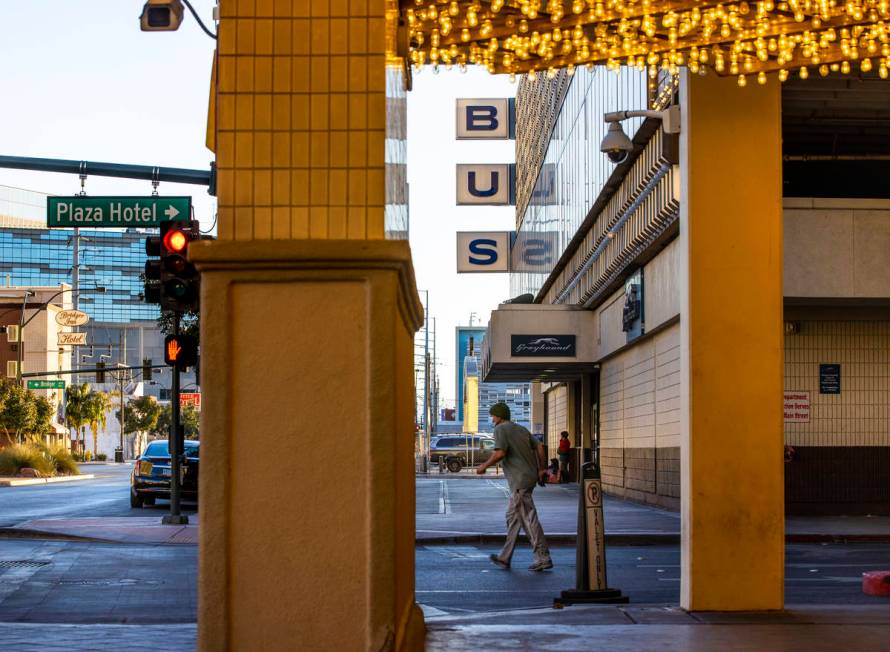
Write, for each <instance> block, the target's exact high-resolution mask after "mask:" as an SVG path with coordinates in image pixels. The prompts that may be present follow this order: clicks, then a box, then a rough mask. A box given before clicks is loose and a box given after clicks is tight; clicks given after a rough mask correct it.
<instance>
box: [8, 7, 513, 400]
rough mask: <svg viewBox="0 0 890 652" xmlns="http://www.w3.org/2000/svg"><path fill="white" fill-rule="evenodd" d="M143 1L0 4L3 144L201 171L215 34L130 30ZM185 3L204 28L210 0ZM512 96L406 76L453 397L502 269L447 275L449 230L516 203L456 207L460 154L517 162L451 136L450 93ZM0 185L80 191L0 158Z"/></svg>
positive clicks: (29, 151)
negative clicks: (458, 342)
mask: <svg viewBox="0 0 890 652" xmlns="http://www.w3.org/2000/svg"><path fill="white" fill-rule="evenodd" d="M142 4H143V3H142V2H141V1H140V0H76V1H70V0H27V1H25V2H12V1H11V0H0V97H2V101H0V154H2V155H11V156H33V157H41V158H61V159H73V160H78V161H79V160H87V161H107V162H113V163H134V164H141V165H159V166H172V167H184V168H195V169H208V168H209V166H210V162H211V161H212V160H213V158H214V156H213V153H212V152H211V151H210V150H208V149H207V148H206V146H205V134H206V122H207V105H208V94H209V85H210V71H211V65H212V55H213V50H214V46H215V41H213V40H212V39H210V38H208V37H207V36H206V35H205V34H204V33H203V32H202V31H201V30H200V28H199V27H198V25H197V24H196V23H195V21H194V19H193V18H192V16H191V15H189V14H188V13H187V14H186V17H185V20H184V22H183V24H182V26H181V27H180V29H179V30H178V31H176V32H155V33H150V32H142V31H140V29H139V20H138V18H139V14H140V12H141V8H142ZM193 4H194V6H195V8H196V10H197V11H198V12H199V13H200V14H201V16H202V17H203V18H204V19H205V22H207V23H208V24H210V17H211V11H212V7H213V5H214V2H213V0H194V1H193ZM514 94H515V85H513V84H510V83H509V81H508V80H507V79H506V77H503V76H500V77H494V76H491V75H489V74H487V73H485V72H484V71H481V70H473V69H471V70H469V71H468V72H466V73H464V74H462V73H460V72H459V71H458V70H457V69H454V70H452V71H445V70H442V71H441V72H440V73H439V74H438V75H434V74H433V73H432V71H431V70H430V69H426V70H424V71H423V72H422V73H421V74H419V75H415V77H414V87H413V90H412V91H411V92H410V93H409V95H408V180H409V183H410V219H411V224H410V232H411V238H410V241H411V248H412V251H413V254H414V265H415V270H416V275H417V283H418V288H419V289H420V290H422V291H427V290H428V291H429V310H430V314H431V316H432V317H434V318H435V319H436V330H437V347H436V349H437V351H436V352H437V355H438V358H439V360H440V361H441V364H440V366H439V368H438V371H439V377H440V382H441V388H442V398H443V399H445V402H446V403H448V404H449V405H452V404H453V400H454V363H453V357H454V328H455V326H457V325H458V324H468V323H469V320H470V315H471V313H473V312H475V313H476V315H477V322H476V323H479V322H480V321H481V322H482V323H483V324H484V323H487V321H488V317H489V313H490V311H491V310H492V309H494V308H495V307H496V306H497V304H498V303H499V302H500V301H503V300H504V299H506V298H508V293H509V284H508V277H507V275H506V274H462V275H458V274H457V273H456V271H455V267H456V252H455V240H456V235H455V234H456V232H457V231H459V230H461V231H473V230H494V231H501V230H512V229H513V226H514V220H515V217H514V210H513V208H512V207H490V208H476V207H465V206H461V207H458V206H456V204H455V165H456V164H457V163H512V162H513V161H514V145H513V141H461V142H457V141H455V139H454V129H455V99H456V98H458V97H477V98H488V97H512V96H513V95H514ZM0 186H12V187H16V188H25V189H29V190H36V191H40V192H45V193H49V194H57V195H72V194H75V193H77V192H79V191H80V182H79V180H78V178H77V177H76V176H75V175H69V174H51V173H36V172H29V171H20V170H9V169H3V168H0ZM151 190H152V189H151V184H150V183H149V182H148V181H132V180H125V179H108V178H102V177H90V178H88V179H87V181H86V191H87V193H88V194H91V195H130V194H132V195H148V194H150V193H151ZM0 191H2V189H0ZM159 192H160V193H161V194H162V195H163V194H166V195H191V196H192V197H193V204H194V207H195V215H196V217H197V218H198V219H199V220H200V221H201V223H202V228H203V229H205V230H207V229H209V228H210V227H211V226H212V225H213V223H214V218H215V212H216V201H215V199H214V198H213V197H211V196H209V195H208V194H207V192H206V190H205V189H204V188H202V187H200V186H189V185H180V184H170V183H162V184H161V185H160V188H159ZM8 194H9V193H8V191H7V195H8ZM0 195H2V192H0ZM0 205H2V204H0ZM35 217H36V218H38V219H39V218H40V217H41V216H40V213H39V210H38V211H37V215H35ZM424 297H425V295H424ZM449 401H450V403H449Z"/></svg>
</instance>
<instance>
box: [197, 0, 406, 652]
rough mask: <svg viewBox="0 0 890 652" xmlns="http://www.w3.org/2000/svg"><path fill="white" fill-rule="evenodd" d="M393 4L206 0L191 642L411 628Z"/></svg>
mask: <svg viewBox="0 0 890 652" xmlns="http://www.w3.org/2000/svg"><path fill="white" fill-rule="evenodd" d="M393 9H394V1H391V0H330V1H328V0H311V1H310V0H293V1H291V0H287V1H280V0H275V1H273V0H222V1H221V3H220V10H221V21H220V25H219V51H218V59H217V62H216V90H217V94H216V96H215V110H214V111H213V112H211V119H212V120H213V121H215V124H214V125H213V129H211V130H210V133H211V141H212V142H213V145H214V146H215V151H216V153H217V163H218V174H219V176H218V197H219V240H217V241H211V242H207V241H205V242H199V243H195V244H193V245H192V246H191V247H190V253H189V255H190V257H191V258H192V260H194V261H195V263H196V265H197V266H198V268H199V270H201V274H202V281H201V359H202V374H201V379H202V391H203V393H204V405H205V407H204V411H203V413H202V421H201V440H202V445H201V476H200V495H201V512H200V518H201V529H200V577H199V618H198V628H199V648H200V649H201V650H206V651H211V650H212V651H214V652H216V651H219V650H282V651H288V652H289V651H291V650H350V651H352V650H373V651H374V652H377V651H378V650H418V649H422V647H423V616H422V614H421V612H420V610H419V608H418V607H417V605H416V604H415V601H414V538H415V534H414V529H415V528H414V461H413V438H414V423H413V421H414V408H413V406H414V386H413V381H414V379H413V373H412V367H413V336H414V333H415V332H416V330H417V329H418V327H419V325H420V323H421V320H422V308H421V305H420V301H419V298H418V296H417V290H416V287H415V282H414V275H413V267H412V264H411V254H410V250H409V248H408V244H407V242H405V241H392V240H386V239H384V238H385V237H386V235H387V232H386V230H387V227H386V225H385V220H384V214H385V203H386V201H387V196H388V193H387V190H388V189H389V193H390V196H392V197H394V198H400V197H404V188H399V187H398V185H399V184H400V183H403V181H404V175H403V174H398V173H397V172H396V173H393V174H391V177H392V178H388V175H387V164H386V161H387V159H386V155H385V136H386V134H387V127H388V125H389V127H392V125H393V123H394V122H398V121H399V120H404V112H399V111H398V110H393V111H392V115H390V116H388V115H387V97H388V92H387V91H388V90H389V95H390V96H391V95H393V93H395V94H396V95H398V93H399V92H403V90H404V89H394V88H393V87H394V86H398V83H397V82H398V80H399V76H400V74H401V73H400V69H399V68H398V67H396V68H392V67H389V68H387V63H388V62H392V61H393V59H392V58H391V57H390V58H388V56H387V51H388V47H391V44H392V42H393V33H392V29H393V27H394V24H393V23H392V22H391V21H390V20H388V19H387V16H388V15H389V16H392V13H389V14H388V13H387V12H392V10H393ZM387 44H389V45H387ZM390 54H392V53H390ZM401 101H403V99H402V100H401ZM391 106H392V107H395V108H396V109H397V108H398V106H399V101H393V102H391ZM396 131H397V132H398V131H399V130H398V129H396ZM389 167H390V169H392V168H393V166H389ZM390 203H393V204H396V203H401V202H399V200H398V199H394V200H393V201H391V202H390ZM390 230H392V231H398V230H399V229H396V228H393V229H390ZM402 230H404V229H402Z"/></svg>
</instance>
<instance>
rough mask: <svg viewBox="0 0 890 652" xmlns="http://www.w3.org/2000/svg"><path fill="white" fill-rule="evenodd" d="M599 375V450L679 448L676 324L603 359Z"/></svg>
mask: <svg viewBox="0 0 890 652" xmlns="http://www.w3.org/2000/svg"><path fill="white" fill-rule="evenodd" d="M601 374H602V375H601V389H600V405H601V407H600V441H601V443H600V445H601V447H603V448H656V447H658V448H665V447H672V446H679V445H680V328H679V325H678V324H675V325H674V326H671V327H670V328H668V329H666V330H664V331H663V332H661V333H658V334H657V335H656V336H655V337H652V338H648V339H646V340H644V341H642V342H640V343H639V344H638V345H637V346H634V347H633V348H631V349H628V350H627V351H624V352H623V353H620V354H618V355H617V356H615V357H614V358H612V359H610V360H607V361H606V362H605V363H603V366H602V372H601Z"/></svg>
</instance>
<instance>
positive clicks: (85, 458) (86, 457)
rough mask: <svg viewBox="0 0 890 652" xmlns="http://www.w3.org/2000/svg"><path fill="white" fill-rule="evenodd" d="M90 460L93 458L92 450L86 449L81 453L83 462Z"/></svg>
mask: <svg viewBox="0 0 890 652" xmlns="http://www.w3.org/2000/svg"><path fill="white" fill-rule="evenodd" d="M92 460H93V452H92V451H87V452H86V453H84V454H83V461H84V462H91V461H92Z"/></svg>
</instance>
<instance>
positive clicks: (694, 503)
mask: <svg viewBox="0 0 890 652" xmlns="http://www.w3.org/2000/svg"><path fill="white" fill-rule="evenodd" d="M681 95H682V99H681V105H682V108H683V113H684V115H683V133H682V135H681V143H682V144H681V165H682V166H683V170H682V179H683V196H682V205H683V208H682V213H681V223H680V243H681V244H680V246H681V251H682V253H681V261H682V262H681V270H680V276H681V329H682V340H681V347H682V348H681V355H682V364H681V369H682V372H681V373H682V387H683V390H682V418H683V442H682V447H681V448H682V464H681V467H682V468H681V478H682V479H681V503H682V574H681V582H682V583H681V604H682V606H683V607H684V608H686V609H690V610H720V611H737V610H768V609H780V608H782V606H783V569H784V496H783V493H784V484H783V468H782V387H783V384H782V373H783V368H782V360H783V348H782V168H781V92H780V84H779V82H778V80H776V79H774V78H771V79H770V81H769V82H768V83H767V84H766V85H765V86H759V85H756V84H753V85H751V86H749V87H747V88H739V87H738V85H737V84H736V81H735V79H733V78H729V79H727V78H718V77H717V76H716V75H708V76H707V77H700V76H697V75H688V74H685V75H684V78H683V81H682V84H681Z"/></svg>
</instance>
